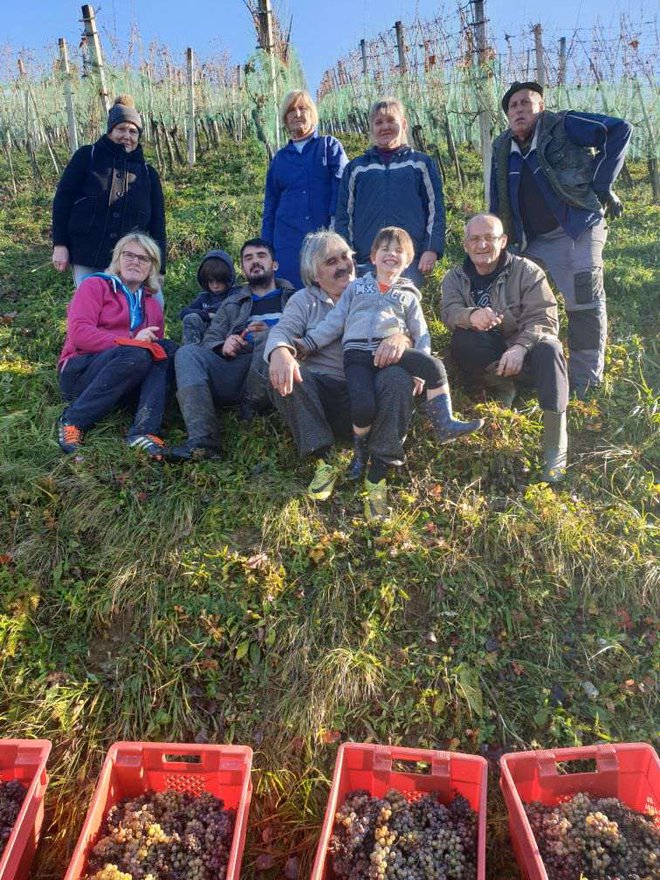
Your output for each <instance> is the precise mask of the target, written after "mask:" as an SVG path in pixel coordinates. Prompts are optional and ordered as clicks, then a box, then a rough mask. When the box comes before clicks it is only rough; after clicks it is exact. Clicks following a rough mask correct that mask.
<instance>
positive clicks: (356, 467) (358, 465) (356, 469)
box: [348, 434, 369, 480]
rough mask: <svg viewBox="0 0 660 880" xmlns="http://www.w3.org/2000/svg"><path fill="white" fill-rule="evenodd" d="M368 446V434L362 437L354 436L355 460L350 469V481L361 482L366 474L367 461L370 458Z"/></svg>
mask: <svg viewBox="0 0 660 880" xmlns="http://www.w3.org/2000/svg"><path fill="white" fill-rule="evenodd" d="M368 445H369V435H368V434H363V435H362V436H361V437H358V435H357V434H353V460H352V461H351V463H350V465H349V468H348V479H349V480H359V479H360V477H361V476H362V474H363V473H364V469H365V467H366V465H367V459H368V458H369V450H368V449H367V447H368Z"/></svg>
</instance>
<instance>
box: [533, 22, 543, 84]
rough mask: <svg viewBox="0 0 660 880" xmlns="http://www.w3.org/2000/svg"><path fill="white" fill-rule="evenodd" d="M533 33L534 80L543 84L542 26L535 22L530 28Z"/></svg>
mask: <svg viewBox="0 0 660 880" xmlns="http://www.w3.org/2000/svg"><path fill="white" fill-rule="evenodd" d="M532 31H533V33H534V52H535V54H536V81H537V83H538V84H539V85H540V86H544V85H545V64H544V63H543V28H542V27H541V25H540V24H535V25H534V27H533V28H532Z"/></svg>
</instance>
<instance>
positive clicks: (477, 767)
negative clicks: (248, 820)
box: [311, 743, 488, 880]
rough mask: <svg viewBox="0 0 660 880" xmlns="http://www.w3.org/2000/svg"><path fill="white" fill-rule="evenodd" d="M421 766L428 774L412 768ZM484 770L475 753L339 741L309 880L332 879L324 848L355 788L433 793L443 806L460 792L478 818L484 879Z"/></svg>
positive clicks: (480, 875) (479, 876) (479, 858)
mask: <svg viewBox="0 0 660 880" xmlns="http://www.w3.org/2000/svg"><path fill="white" fill-rule="evenodd" d="M420 762H423V763H424V764H425V765H428V768H429V769H428V771H427V772H420V771H419V770H416V768H415V765H416V764H418V763H420ZM487 766H488V765H487V763H486V761H485V760H484V759H483V758H480V757H479V756H477V755H463V754H460V753H458V752H436V751H432V750H430V749H406V748H401V747H399V746H384V745H372V744H368V743H343V745H341V746H340V747H339V753H338V754H337V762H336V764H335V772H334V777H333V780H332V788H331V789H330V794H329V796H328V806H327V808H326V811H325V819H324V820H323V828H322V830H321V839H320V840H319V845H318V848H317V850H316V858H315V860H314V868H313V869H312V876H311V880H332V878H333V877H334V872H333V870H332V861H331V859H330V857H329V856H328V845H329V843H330V838H331V837H332V830H333V826H334V822H335V814H336V812H337V810H338V809H339V807H340V806H341V805H342V803H343V802H344V800H345V799H346V795H347V794H349V793H350V792H351V791H355V789H358V788H362V789H365V790H366V791H368V792H369V794H370V795H372V796H373V797H379V798H380V797H383V795H385V794H387V792H388V791H390V790H391V789H395V790H396V791H400V792H403V793H404V794H417V793H418V792H419V793H422V794H428V793H431V792H432V793H433V794H435V795H437V796H438V798H439V799H440V801H442V803H444V804H448V803H449V802H450V801H451V800H453V798H454V795H455V794H456V793H458V794H462V795H463V797H465V798H467V800H468V801H469V803H470V806H471V807H472V809H473V810H474V811H475V812H476V813H477V814H478V835H477V880H485V876H486V777H487Z"/></svg>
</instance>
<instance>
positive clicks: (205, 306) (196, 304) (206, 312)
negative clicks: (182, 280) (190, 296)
mask: <svg viewBox="0 0 660 880" xmlns="http://www.w3.org/2000/svg"><path fill="white" fill-rule="evenodd" d="M210 259H216V260H222V262H223V263H226V264H227V266H228V267H229V272H230V280H229V287H228V288H227V290H225V291H223V292H222V293H212V292H211V291H210V290H204V289H202V290H201V291H200V292H199V294H198V295H197V296H196V297H195V299H194V300H193V301H192V302H191V303H190V304H189V305H187V306H184V307H183V308H182V309H181V311H180V312H179V319H180V320H181V321H183V319H184V318H185V317H186V315H199V317H200V318H203V319H204V320H205V321H206V322H207V323H210V321H211V318H212V317H213V315H215V313H216V312H217V311H218V307H219V306H220V304H221V303H223V302H224V301H225V300H226V299H227V297H228V296H229V294H230V293H234V292H235V291H236V288H235V287H234V282H235V281H236V270H235V269H234V263H233V260H232V258H231V257H230V256H229V254H228V253H227V251H208V252H207V253H206V254H204V257H203V259H202V262H201V263H200V264H199V267H198V269H197V280H198V281H199V286H200V287H202V288H203V286H204V282H203V280H202V277H201V274H202V266H203V265H204V263H205V262H206V261H207V260H210Z"/></svg>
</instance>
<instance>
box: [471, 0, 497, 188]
mask: <svg viewBox="0 0 660 880" xmlns="http://www.w3.org/2000/svg"><path fill="white" fill-rule="evenodd" d="M470 2H471V3H472V5H473V6H474V20H473V22H472V26H473V28H474V30H475V34H476V43H477V60H478V70H479V73H480V76H479V79H478V80H477V82H479V80H480V79H481V77H484V78H485V77H486V76H487V64H488V41H487V35H486V9H485V2H484V0H470ZM479 92H480V94H482V95H483V94H485V93H486V89H485V88H481V87H480V88H479ZM490 132H491V118H490V110H489V109H488V108H487V107H483V108H482V109H481V110H480V111H479V135H480V139H481V161H482V162H483V166H484V167H483V180H484V196H485V199H486V201H488V198H489V193H490V164H491V158H492V153H493V145H492V142H491V139H490Z"/></svg>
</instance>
